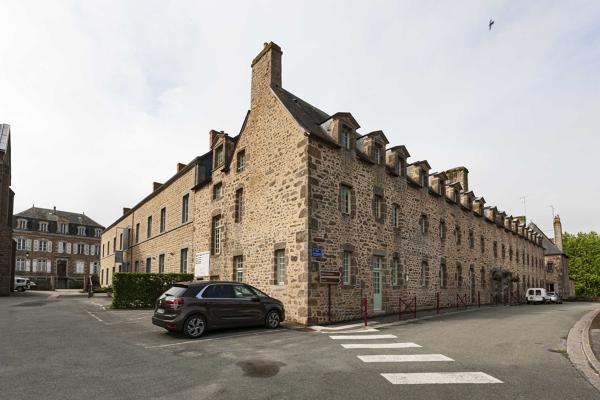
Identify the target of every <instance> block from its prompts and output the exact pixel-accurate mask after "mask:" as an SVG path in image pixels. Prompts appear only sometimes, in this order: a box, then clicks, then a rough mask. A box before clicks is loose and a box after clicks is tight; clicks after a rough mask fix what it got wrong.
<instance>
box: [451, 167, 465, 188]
mask: <svg viewBox="0 0 600 400" xmlns="http://www.w3.org/2000/svg"><path fill="white" fill-rule="evenodd" d="M446 175H448V182H450V183H452V182H458V183H460V186H462V190H464V191H465V192H468V191H469V170H468V169H466V168H465V167H456V168H452V169H449V170H448V171H446Z"/></svg>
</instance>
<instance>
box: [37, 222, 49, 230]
mask: <svg viewBox="0 0 600 400" xmlns="http://www.w3.org/2000/svg"><path fill="white" fill-rule="evenodd" d="M39 226H40V232H48V223H47V222H40V223H39Z"/></svg>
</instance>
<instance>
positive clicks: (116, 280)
mask: <svg viewBox="0 0 600 400" xmlns="http://www.w3.org/2000/svg"><path fill="white" fill-rule="evenodd" d="M193 278H194V276H193V275H192V274H148V273H139V272H118V273H116V274H114V275H113V281H112V290H113V297H112V299H113V300H112V306H113V308H153V307H154V304H155V303H156V299H157V298H158V297H159V296H160V295H161V294H163V293H164V292H165V291H166V290H167V289H169V288H170V287H171V286H173V284H174V283H176V282H185V281H191V280H192V279H193Z"/></svg>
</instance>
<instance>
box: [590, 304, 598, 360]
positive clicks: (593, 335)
mask: <svg viewBox="0 0 600 400" xmlns="http://www.w3.org/2000/svg"><path fill="white" fill-rule="evenodd" d="M590 342H591V345H592V351H593V352H594V355H595V356H596V359H597V360H600V314H598V315H596V318H594V321H592V325H591V326H590Z"/></svg>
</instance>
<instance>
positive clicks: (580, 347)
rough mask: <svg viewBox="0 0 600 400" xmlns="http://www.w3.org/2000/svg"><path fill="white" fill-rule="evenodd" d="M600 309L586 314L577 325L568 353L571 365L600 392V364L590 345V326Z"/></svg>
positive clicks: (568, 340) (572, 333) (570, 339)
mask: <svg viewBox="0 0 600 400" xmlns="http://www.w3.org/2000/svg"><path fill="white" fill-rule="evenodd" d="M599 314H600V309H598V310H593V311H590V312H588V313H587V314H585V315H584V316H583V317H581V319H579V321H577V322H576V323H575V325H574V326H573V328H571V330H570V331H569V336H568V337H567V353H568V355H569V359H570V360H571V363H572V364H573V365H574V366H575V367H576V368H577V369H578V370H579V371H580V372H581V373H582V374H583V375H584V376H585V377H586V379H587V380H588V382H589V383H590V384H591V385H592V386H594V387H595V388H596V389H598V390H599V391H600V362H599V361H598V360H597V359H596V356H595V355H594V352H593V351H592V346H591V344H590V326H591V325H592V321H594V318H596V316H597V315H599Z"/></svg>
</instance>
